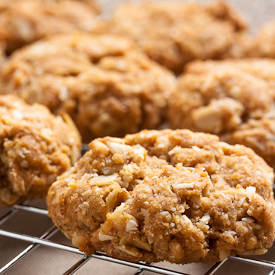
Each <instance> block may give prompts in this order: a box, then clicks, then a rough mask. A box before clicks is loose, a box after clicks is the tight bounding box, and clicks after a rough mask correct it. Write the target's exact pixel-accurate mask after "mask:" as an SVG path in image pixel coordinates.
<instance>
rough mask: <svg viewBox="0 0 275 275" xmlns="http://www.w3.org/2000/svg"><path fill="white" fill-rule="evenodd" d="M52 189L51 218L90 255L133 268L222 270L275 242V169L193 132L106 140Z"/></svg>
mask: <svg viewBox="0 0 275 275" xmlns="http://www.w3.org/2000/svg"><path fill="white" fill-rule="evenodd" d="M90 148H91V150H90V151H89V152H87V153H86V154H85V155H84V156H83V157H82V158H81V159H80V160H79V161H78V162H77V163H76V164H75V166H74V167H73V168H72V169H71V170H70V171H69V172H66V173H65V174H63V175H62V176H61V177H59V178H58V180H57V181H56V182H55V183H54V184H53V185H52V186H51V188H50V190H49V193H48V197H47V205H48V209H49V216H50V217H51V218H52V220H53V222H54V223H55V224H56V226H58V227H59V228H60V229H61V231H62V232H63V233H64V234H65V235H66V236H67V237H68V238H70V239H72V242H73V244H74V245H77V246H78V247H79V249H80V250H81V251H84V252H85V253H86V254H91V253H93V252H94V251H95V250H98V251H104V252H106V253H107V255H109V256H112V257H115V258H119V259H123V260H126V261H134V262H137V261H144V262H148V263H150V262H159V261H169V262H172V263H182V264H185V263H190V262H213V261H221V260H223V259H225V258H226V257H229V256H231V255H236V254H241V255H247V254H262V253H265V252H266V251H267V248H268V247H270V246H271V245H272V243H273V239H274V232H275V231H274V229H275V208H274V198H273V191H272V185H273V176H274V175H273V172H272V169H271V168H270V167H269V166H268V165H267V164H266V163H265V162H264V161H263V159H262V158H260V157H259V156H257V155H256V154H255V153H254V152H253V151H252V150H251V149H249V148H246V147H244V146H242V145H235V146H231V145H228V144H226V143H224V142H219V139H218V137H217V136H213V135H209V134H203V133H193V132H191V131H189V130H177V131H172V130H162V131H147V130H145V131H142V132H140V133H138V134H134V135H127V136H126V137H125V138H124V139H118V138H111V137H106V138H101V139H95V140H94V141H92V142H91V143H90Z"/></svg>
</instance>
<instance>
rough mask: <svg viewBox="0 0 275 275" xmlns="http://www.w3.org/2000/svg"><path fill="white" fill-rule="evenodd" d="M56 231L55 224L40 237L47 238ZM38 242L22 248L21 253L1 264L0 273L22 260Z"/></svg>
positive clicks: (36, 246)
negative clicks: (3, 264)
mask: <svg viewBox="0 0 275 275" xmlns="http://www.w3.org/2000/svg"><path fill="white" fill-rule="evenodd" d="M57 231H58V228H57V227H56V226H52V227H51V228H50V229H49V230H48V231H47V232H46V233H44V234H43V235H42V236H41V237H40V239H48V238H50V237H51V236H53V235H54V234H55V233H56V232H57ZM38 246H39V244H37V243H33V244H31V245H30V246H28V247H27V248H26V249H24V250H23V251H22V252H21V253H19V254H18V255H17V256H16V257H14V258H13V259H12V260H11V261H10V262H8V263H7V264H6V265H5V266H3V267H2V268H1V269H0V274H4V273H5V272H6V271H8V270H9V269H10V268H11V267H12V266H13V265H15V264H16V263H17V262H19V261H20V260H22V259H23V258H24V257H25V256H26V255H27V254H28V253H30V252H31V251H34V250H35V249H36V248H38Z"/></svg>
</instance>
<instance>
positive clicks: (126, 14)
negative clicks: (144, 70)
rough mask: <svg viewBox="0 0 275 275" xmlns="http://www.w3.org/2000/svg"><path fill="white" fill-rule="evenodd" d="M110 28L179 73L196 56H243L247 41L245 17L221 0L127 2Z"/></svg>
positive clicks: (207, 57)
mask: <svg viewBox="0 0 275 275" xmlns="http://www.w3.org/2000/svg"><path fill="white" fill-rule="evenodd" d="M110 29H111V31H112V32H114V33H118V34H122V35H126V36H127V37H130V38H131V39H132V40H133V41H134V42H135V43H136V44H137V45H138V46H139V48H140V49H141V50H142V51H143V52H144V53H146V54H147V55H148V56H149V57H150V58H152V59H154V60H155V61H157V62H159V63H160V64H162V65H163V66H165V67H167V68H168V69H170V70H172V71H174V72H175V73H177V74H179V73H181V72H182V71H183V67H184V65H185V64H186V63H188V62H190V61H192V60H195V59H202V60H204V59H221V58H224V57H225V56H227V57H229V56H232V57H242V56H243V55H244V54H245V49H246V46H247V43H248V42H247V39H248V38H247V37H246V34H245V29H246V24H245V22H244V19H243V18H242V17H241V16H240V15H239V14H238V13H237V12H236V11H235V10H234V9H232V8H230V7H229V6H227V4H226V3H225V2H222V1H216V2H214V3H212V4H208V5H202V4H199V3H188V4H186V3H178V2H173V3H171V1H164V2H158V1H157V2H155V3H153V2H142V3H126V4H123V5H121V6H119V7H118V8H117V9H116V10H115V11H114V15H113V18H112V20H111V27H110Z"/></svg>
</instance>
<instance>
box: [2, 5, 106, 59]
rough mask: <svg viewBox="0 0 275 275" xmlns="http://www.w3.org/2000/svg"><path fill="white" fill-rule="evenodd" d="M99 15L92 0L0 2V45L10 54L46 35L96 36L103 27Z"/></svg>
mask: <svg viewBox="0 0 275 275" xmlns="http://www.w3.org/2000/svg"><path fill="white" fill-rule="evenodd" d="M98 14H99V10H98V6H97V4H96V2H95V1H93V0H81V1H78V0H35V1H33V0H9V1H6V0H1V1H0V41H2V42H3V43H4V44H5V51H6V53H7V54H10V53H11V52H13V51H14V50H16V49H18V48H21V47H23V46H25V45H27V44H30V43H32V42H33V41H36V40H38V39H40V38H42V37H45V36H47V35H51V34H58V33H71V32H75V31H87V32H92V31H95V32H96V31H98V30H97V28H99V29H100V28H102V27H103V25H104V24H103V23H101V22H100V20H99V19H95V18H96V16H97V15H98ZM101 25H102V26H101Z"/></svg>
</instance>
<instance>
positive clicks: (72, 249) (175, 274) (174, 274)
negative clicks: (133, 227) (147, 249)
mask: <svg viewBox="0 0 275 275" xmlns="http://www.w3.org/2000/svg"><path fill="white" fill-rule="evenodd" d="M0 235H2V236H6V237H10V238H15V239H19V240H22V241H27V242H32V243H37V244H42V245H45V246H48V247H52V248H57V249H61V250H65V251H67V252H72V253H76V254H80V255H83V256H84V253H83V252H81V251H79V250H78V249H77V248H75V247H72V246H69V245H65V244H59V243H55V242H52V241H49V240H45V239H41V238H37V237H32V236H28V235H25V234H19V233H15V232H9V231H6V230H2V229H0ZM89 257H92V258H95V259H99V260H105V261H108V262H112V263H116V264H121V265H125V266H129V267H134V268H137V269H142V270H145V271H151V272H155V273H158V274H165V275H178V274H180V275H189V274H187V273H181V272H177V271H173V270H169V269H165V268H160V267H155V266H148V265H147V264H143V263H132V262H126V261H122V260H118V259H114V258H111V257H108V256H106V255H104V254H103V253H100V252H97V253H96V254H93V255H91V256H89ZM69 274H70V273H69Z"/></svg>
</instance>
